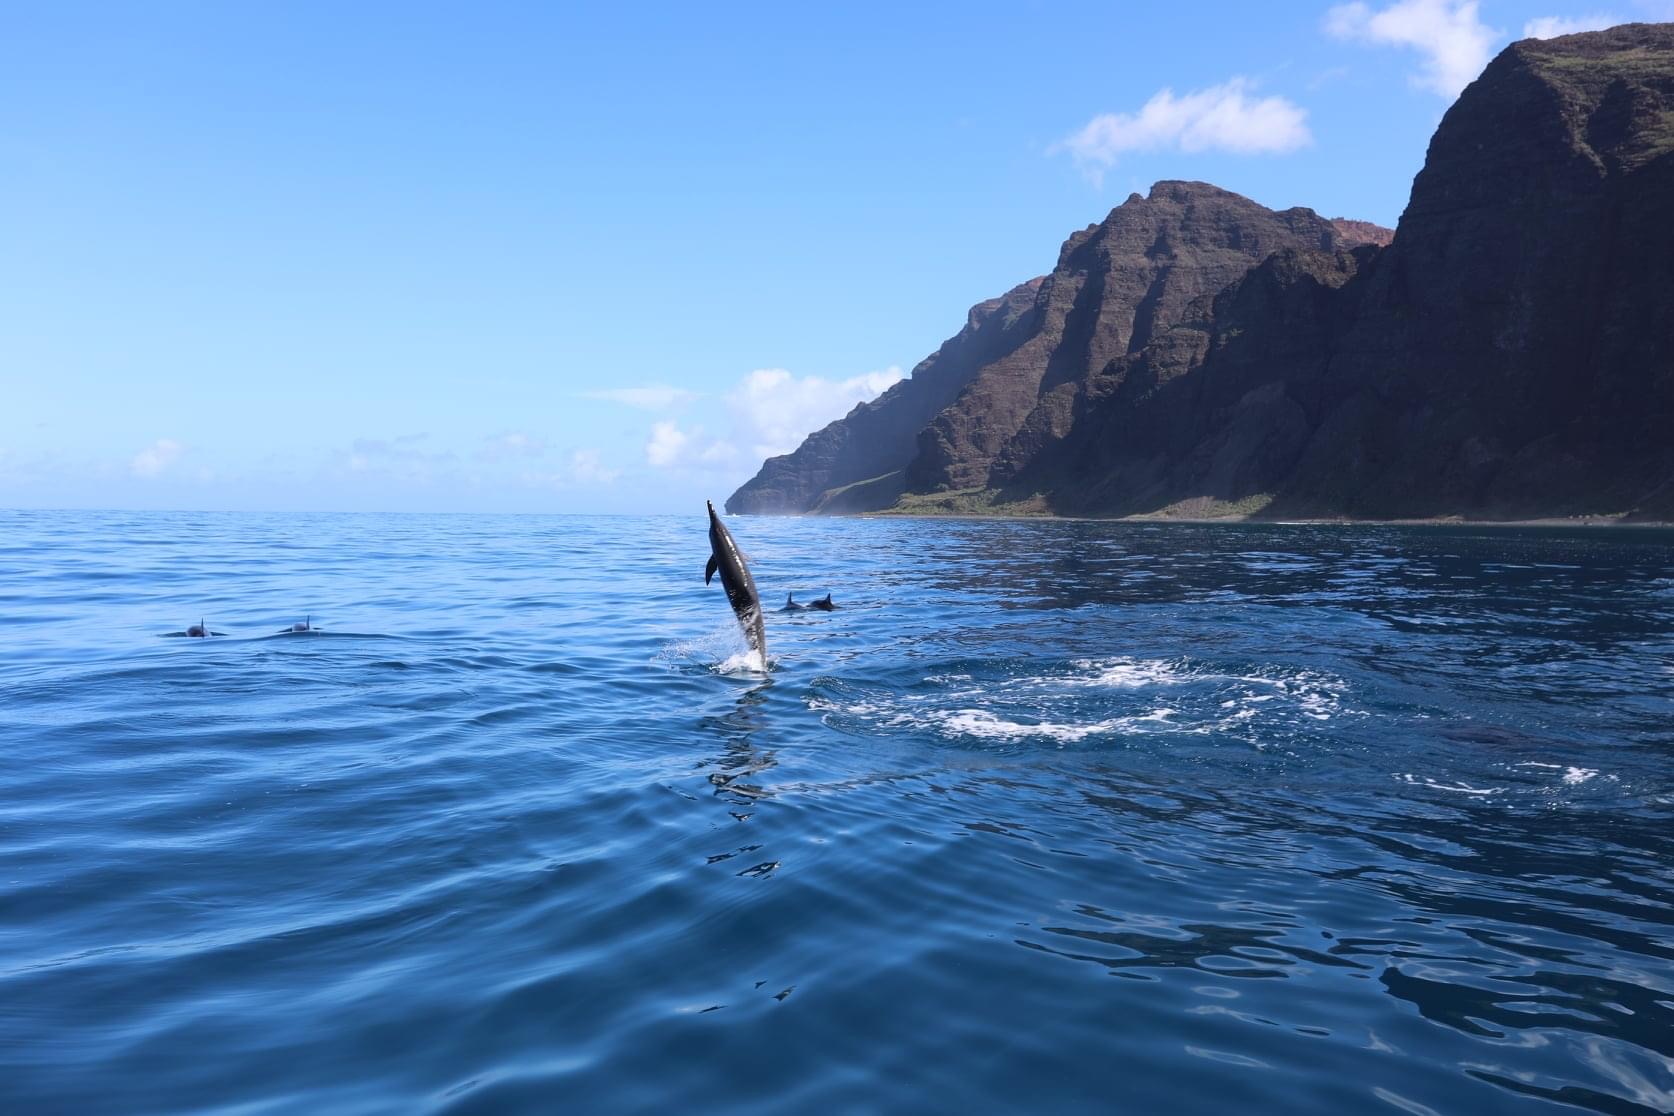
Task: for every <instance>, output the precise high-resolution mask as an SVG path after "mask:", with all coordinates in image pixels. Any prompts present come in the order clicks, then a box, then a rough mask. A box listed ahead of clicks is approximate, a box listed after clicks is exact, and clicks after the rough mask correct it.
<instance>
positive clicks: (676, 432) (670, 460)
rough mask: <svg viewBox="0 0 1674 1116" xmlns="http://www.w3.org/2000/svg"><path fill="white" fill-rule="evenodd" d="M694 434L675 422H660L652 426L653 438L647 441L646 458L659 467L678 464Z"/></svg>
mask: <svg viewBox="0 0 1674 1116" xmlns="http://www.w3.org/2000/svg"><path fill="white" fill-rule="evenodd" d="M691 440H692V436H691V435H690V434H687V433H686V432H685V431H683V430H681V429H680V427H679V425H677V424H676V423H675V422H673V421H672V420H671V421H668V422H659V423H657V424H656V425H655V426H653V427H652V428H651V440H650V441H649V442H646V443H645V460H646V462H647V463H648V464H651V465H655V466H657V467H658V468H666V467H667V466H670V465H673V464H676V463H677V462H678V461H679V460H680V456H681V454H682V453H683V452H684V451H685V449H686V443H687V442H689V441H691Z"/></svg>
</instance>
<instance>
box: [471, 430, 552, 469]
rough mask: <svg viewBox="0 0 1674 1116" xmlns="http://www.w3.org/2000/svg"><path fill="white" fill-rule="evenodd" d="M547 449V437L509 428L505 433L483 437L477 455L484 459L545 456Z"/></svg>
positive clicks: (503, 459)
mask: <svg viewBox="0 0 1674 1116" xmlns="http://www.w3.org/2000/svg"><path fill="white" fill-rule="evenodd" d="M546 450H547V444H546V439H544V438H537V437H535V436H534V435H533V434H525V433H524V432H523V431H521V430H508V431H506V432H505V433H503V434H494V435H491V436H490V437H487V438H485V439H483V444H482V448H481V449H479V450H478V451H477V457H478V458H480V459H481V460H483V461H505V460H507V459H510V458H518V457H543V456H545V455H546Z"/></svg>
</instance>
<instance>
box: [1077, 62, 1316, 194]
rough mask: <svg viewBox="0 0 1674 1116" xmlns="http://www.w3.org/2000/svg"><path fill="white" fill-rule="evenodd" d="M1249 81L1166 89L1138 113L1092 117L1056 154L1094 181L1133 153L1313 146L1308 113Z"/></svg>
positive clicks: (1247, 152)
mask: <svg viewBox="0 0 1674 1116" xmlns="http://www.w3.org/2000/svg"><path fill="white" fill-rule="evenodd" d="M1254 88H1255V87H1254V84H1253V83H1252V82H1251V81H1250V80H1249V79H1248V78H1242V77H1238V78H1233V79H1232V80H1231V81H1228V82H1225V83H1223V84H1221V85H1212V86H1210V87H1209V88H1207V89H1199V90H1196V91H1194V92H1191V93H1185V94H1181V95H1176V94H1175V92H1174V91H1173V90H1172V89H1163V90H1161V91H1159V92H1158V93H1157V94H1156V95H1155V96H1153V97H1152V98H1151V99H1150V100H1149V101H1146V102H1145V104H1144V105H1143V106H1141V107H1140V109H1139V111H1138V112H1132V113H1127V112H1115V113H1111V112H1107V113H1102V114H1100V115H1098V116H1095V117H1093V119H1092V120H1090V121H1088V122H1087V124H1086V125H1085V126H1084V127H1082V129H1081V130H1080V131H1078V132H1076V133H1075V134H1074V135H1072V136H1070V137H1069V138H1068V139H1065V140H1064V141H1063V142H1062V143H1059V144H1056V145H1054V147H1053V149H1052V150H1053V151H1055V152H1056V151H1068V152H1069V153H1070V155H1071V156H1072V157H1073V158H1074V159H1075V162H1076V165H1077V166H1079V167H1081V169H1082V170H1083V171H1084V172H1085V173H1087V174H1088V176H1089V177H1091V178H1093V179H1094V180H1095V181H1099V180H1102V178H1103V175H1104V172H1105V171H1107V170H1109V169H1110V168H1111V167H1113V166H1115V165H1116V162H1117V160H1119V159H1120V158H1121V157H1122V156H1124V155H1126V154H1129V153H1130V152H1143V151H1163V150H1174V151H1183V152H1187V153H1197V152H1203V151H1226V152H1231V153H1233V154H1237V155H1256V154H1278V153H1283V152H1286V151H1295V150H1297V149H1298V148H1301V147H1306V146H1307V145H1308V144H1310V143H1312V142H1313V135H1312V133H1310V132H1309V131H1308V113H1307V110H1306V109H1304V108H1302V107H1301V106H1300V105H1297V104H1295V103H1294V102H1291V101H1288V100H1286V99H1285V98H1283V97H1277V96H1274V97H1258V96H1256V95H1255V94H1254V92H1253V90H1254Z"/></svg>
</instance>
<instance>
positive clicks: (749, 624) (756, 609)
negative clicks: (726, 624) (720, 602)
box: [703, 501, 767, 666]
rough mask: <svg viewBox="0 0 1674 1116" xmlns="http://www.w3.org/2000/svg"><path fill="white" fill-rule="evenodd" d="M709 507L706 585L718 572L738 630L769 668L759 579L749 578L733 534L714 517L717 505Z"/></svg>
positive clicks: (763, 663) (747, 569) (710, 504)
mask: <svg viewBox="0 0 1674 1116" xmlns="http://www.w3.org/2000/svg"><path fill="white" fill-rule="evenodd" d="M705 503H707V504H708V505H709V549H710V551H711V553H710V555H709V564H708V565H707V566H705V567H704V568H703V583H704V584H705V585H708V584H709V582H710V579H711V578H713V577H714V576H715V574H716V572H717V571H719V572H720V575H721V588H723V589H725V590H726V591H727V603H728V604H730V605H731V606H732V611H733V615H735V616H737V617H738V626H739V627H741V628H743V629H744V640H745V642H747V643H748V644H749V645H750V649H751V650H753V651H755V652H756V653H757V654H759V655H760V656H761V661H762V665H763V666H766V665H767V632H766V630H765V629H764V628H763V627H762V622H761V597H759V596H757V595H756V579H755V578H753V577H751V576H750V567H749V566H746V565H745V564H744V555H743V553H742V552H741V551H740V550H739V549H738V544H737V543H735V542H733V541H732V532H731V531H728V530H727V525H726V524H725V523H722V522H721V517H720V516H718V515H716V514H715V505H714V504H713V503H710V502H709V501H705Z"/></svg>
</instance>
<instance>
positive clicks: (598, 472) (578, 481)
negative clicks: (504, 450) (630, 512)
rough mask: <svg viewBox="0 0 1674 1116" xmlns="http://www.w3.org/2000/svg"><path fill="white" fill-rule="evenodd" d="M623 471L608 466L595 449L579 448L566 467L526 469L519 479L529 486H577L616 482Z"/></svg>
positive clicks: (572, 454)
mask: <svg viewBox="0 0 1674 1116" xmlns="http://www.w3.org/2000/svg"><path fill="white" fill-rule="evenodd" d="M621 475H622V474H621V471H620V470H617V469H611V468H607V467H606V466H605V464H604V462H603V460H602V459H601V458H600V455H599V451H598V450H595V449H578V450H575V451H574V452H572V453H571V454H570V460H569V464H568V466H567V467H566V468H563V469H557V470H550V471H544V472H543V471H538V470H533V469H530V470H525V471H524V472H523V474H522V475H521V476H520V477H519V479H520V480H521V481H522V482H523V484H524V485H526V486H527V487H529V488H575V487H577V486H578V485H605V484H611V483H614V482H615V480H616V478H617V477H619V476H621Z"/></svg>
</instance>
